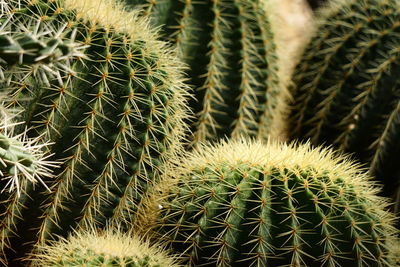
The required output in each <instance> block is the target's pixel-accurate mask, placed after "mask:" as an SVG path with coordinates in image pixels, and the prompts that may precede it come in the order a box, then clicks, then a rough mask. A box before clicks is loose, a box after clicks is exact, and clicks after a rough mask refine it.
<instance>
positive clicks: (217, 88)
mask: <svg viewBox="0 0 400 267" xmlns="http://www.w3.org/2000/svg"><path fill="white" fill-rule="evenodd" d="M124 1H125V2H126V3H127V5H129V6H134V7H138V6H141V7H143V8H144V9H145V14H146V15H148V16H150V18H151V21H152V22H153V24H154V25H156V26H162V27H161V32H162V37H163V39H164V40H169V41H170V42H171V43H173V44H175V45H176V46H177V48H178V51H179V53H180V56H181V58H182V59H183V60H184V61H185V62H186V63H187V64H188V65H189V67H190V69H189V71H188V76H189V77H190V83H191V85H192V86H193V87H194V88H195V98H194V99H193V100H192V101H191V103H190V107H191V108H192V110H193V112H194V113H195V114H196V118H195V120H194V122H193V123H192V126H191V128H192V132H193V136H192V137H191V140H192V142H193V143H194V144H196V143H198V142H201V141H204V140H208V139H217V138H220V137H223V136H229V137H238V136H240V135H249V136H257V137H260V138H266V136H267V135H268V134H273V135H279V134H280V132H279V129H277V127H275V124H274V120H279V119H280V117H279V116H278V115H275V114H277V112H278V111H277V108H276V107H277V105H278V101H279V97H278V96H279V95H280V94H281V93H283V92H282V91H280V90H279V88H278V79H277V64H276V60H277V59H276V51H275V45H274V42H273V35H272V33H271V29H270V25H269V21H268V19H267V11H266V8H265V6H264V4H265V3H264V1H260V0H256V1H253V0H219V1H211V0H200V1H186V0H167V1H163V0H156V1H154V0H124Z"/></svg>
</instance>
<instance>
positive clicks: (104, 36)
mask: <svg viewBox="0 0 400 267" xmlns="http://www.w3.org/2000/svg"><path fill="white" fill-rule="evenodd" d="M11 3H12V4H13V5H14V8H13V14H12V19H13V21H14V22H15V25H17V26H18V25H19V23H22V22H26V21H28V22H29V21H30V20H32V21H35V22H37V21H39V22H40V25H39V27H45V28H47V26H54V28H59V27H61V26H63V25H66V30H65V32H66V34H65V35H64V36H62V38H63V40H64V39H73V40H74V42H77V43H79V44H82V45H84V46H85V49H83V50H81V53H83V54H84V55H85V57H75V58H73V59H72V60H69V61H67V64H68V65H67V67H66V69H65V71H64V72H61V75H57V76H55V77H54V78H51V79H49V80H48V81H46V82H45V81H42V80H38V79H34V77H32V76H29V75H28V76H24V79H22V80H16V79H11V81H7V82H5V87H3V88H4V89H3V90H5V89H6V90H7V91H9V92H10V94H9V95H10V97H9V101H8V103H7V104H8V106H10V107H14V106H18V107H22V108H23V109H24V112H23V116H20V118H19V119H20V120H22V121H26V123H25V126H26V127H28V128H29V132H28V135H29V136H41V139H43V140H47V141H48V142H52V143H53V144H52V145H51V146H50V147H49V149H50V151H51V153H54V156H53V157H52V158H54V159H57V160H62V161H63V164H62V166H61V168H59V169H58V170H56V172H55V179H48V180H45V181H44V182H45V183H46V185H47V186H48V188H50V189H51V192H50V193H49V192H46V190H45V189H44V188H37V191H35V192H33V191H32V188H31V186H27V187H26V188H24V189H23V192H25V193H24V194H23V195H22V196H21V198H20V199H18V200H16V199H14V198H12V197H8V198H7V200H6V201H9V203H11V204H10V205H12V207H8V206H7V207H4V208H7V209H13V210H18V214H9V213H3V214H1V216H0V220H1V221H2V222H7V223H1V226H0V228H1V230H2V231H3V230H4V229H6V230H7V231H9V232H11V233H14V234H15V235H13V236H12V237H9V238H7V242H3V243H2V248H3V250H4V251H5V253H4V254H5V255H4V256H3V257H4V258H7V259H8V260H10V261H12V260H13V259H15V262H13V264H14V263H15V264H16V263H18V262H19V260H20V258H23V257H25V256H26V255H27V253H30V251H31V250H32V247H33V246H34V245H39V244H43V243H44V242H45V241H46V240H49V239H52V238H54V237H55V235H61V236H66V235H67V233H68V232H69V231H70V230H71V229H72V228H74V227H76V226H82V227H86V226H87V225H97V226H104V225H105V224H106V223H109V224H115V223H122V224H125V225H127V224H129V223H130V221H131V216H132V214H134V212H135V211H136V206H137V204H138V202H139V201H140V199H141V195H142V193H143V192H144V191H146V190H147V188H148V186H149V185H150V184H151V182H152V181H154V180H156V179H157V177H158V174H159V173H160V172H161V171H162V165H163V163H164V162H165V161H166V159H167V158H169V157H172V156H173V155H174V154H175V153H177V152H178V151H179V150H180V146H181V144H180V143H181V137H182V135H183V131H184V130H185V126H184V124H183V123H182V120H184V119H185V118H186V104H185V101H186V100H185V96H186V94H187V93H186V89H187V88H186V86H185V85H184V84H183V79H182V74H181V71H182V67H181V64H179V62H178V60H177V57H176V56H175V54H174V52H173V51H172V50H171V49H168V48H167V47H166V45H165V43H163V42H160V41H157V40H156V35H155V33H154V31H152V30H151V29H150V28H149V27H148V25H147V24H148V23H147V21H146V20H144V19H142V18H138V16H137V13H136V12H130V13H127V12H125V11H122V7H121V6H120V5H119V4H117V3H116V1H100V2H99V1H96V0H35V1H27V0H18V1H11ZM33 24H35V23H33ZM28 25H29V23H28ZM15 30H16V31H18V30H19V28H18V27H15ZM14 70H15V69H14ZM14 70H13V71H14ZM12 77H16V76H12ZM38 189H39V190H38ZM41 191H43V192H41ZM1 197H2V198H4V197H5V196H1ZM2 200H4V199H2ZM10 217H12V219H10ZM8 222H12V223H8ZM7 248H10V249H7Z"/></svg>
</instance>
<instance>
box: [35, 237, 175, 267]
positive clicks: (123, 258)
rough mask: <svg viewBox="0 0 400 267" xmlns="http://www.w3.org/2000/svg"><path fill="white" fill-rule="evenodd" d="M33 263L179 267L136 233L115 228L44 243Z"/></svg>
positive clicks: (51, 266) (59, 266)
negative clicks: (123, 231) (128, 232)
mask: <svg viewBox="0 0 400 267" xmlns="http://www.w3.org/2000/svg"><path fill="white" fill-rule="evenodd" d="M31 265H32V266H38V267H42V266H48V267H62V266H66V267H69V266H71V267H72V266H93V267H95V266H102V267H112V266H113V267H178V266H179V265H178V264H176V260H175V259H174V258H172V257H170V256H168V255H167V253H165V252H164V251H162V250H161V249H160V248H158V247H156V246H150V245H149V243H148V242H146V241H144V240H140V239H139V238H138V237H137V236H129V235H127V234H122V233H120V232H118V231H116V230H114V231H111V230H107V231H105V232H101V233H96V232H94V231H91V232H76V233H74V234H73V235H71V236H70V237H69V238H68V239H62V240H60V241H58V242H52V244H51V245H46V246H42V247H41V248H40V249H39V253H38V254H36V255H35V258H34V260H33V261H32V264H31Z"/></svg>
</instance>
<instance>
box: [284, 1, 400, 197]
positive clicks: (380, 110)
mask: <svg viewBox="0 0 400 267" xmlns="http://www.w3.org/2000/svg"><path fill="white" fill-rule="evenodd" d="M320 12H321V14H322V15H321V18H320V23H319V27H318V30H316V34H315V35H314V37H313V38H312V40H311V42H310V43H309V45H308V47H307V48H306V50H305V52H304V55H303V57H302V58H301V59H300V63H299V64H298V66H297V69H296V71H295V74H294V76H293V82H294V84H295V86H296V87H295V88H294V90H293V92H294V99H295V103H294V109H293V112H292V117H293V119H292V131H291V132H292V133H293V135H292V137H293V138H302V139H305V138H310V139H311V141H312V142H313V143H314V144H321V143H329V144H334V145H335V146H336V147H338V148H340V149H343V150H345V151H348V152H352V153H354V155H355V157H356V158H358V159H359V160H361V161H362V162H364V163H368V164H369V165H370V171H371V173H372V174H373V175H375V176H376V177H377V178H378V180H379V181H381V182H383V183H384V184H385V188H384V193H385V194H386V195H391V194H393V191H392V190H393V188H394V187H396V186H397V185H398V179H397V178H396V176H397V174H396V173H397V172H398V171H396V165H397V162H398V161H396V157H395V156H394V155H395V154H396V153H397V151H398V149H399V147H398V145H396V142H397V141H396V140H397V139H396V134H397V133H398V132H399V126H398V125H399V123H398V119H397V118H398V114H399V104H398V103H399V93H398V87H399V83H398V81H397V79H396V77H397V75H398V73H399V66H398V63H397V61H398V58H399V55H400V54H399V52H400V50H399V43H398V42H397V40H398V35H399V32H400V23H399V19H400V12H399V5H398V2H397V1H391V0H388V1H381V0H363V1H349V2H346V1H334V3H332V5H331V6H330V7H326V8H324V9H322V10H321V11H320Z"/></svg>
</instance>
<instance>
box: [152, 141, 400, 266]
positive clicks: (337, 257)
mask: <svg viewBox="0 0 400 267" xmlns="http://www.w3.org/2000/svg"><path fill="white" fill-rule="evenodd" d="M171 175H173V176H175V177H176V178H177V181H178V182H177V185H176V186H175V187H173V189H171V190H170V191H169V193H168V194H167V196H164V197H165V199H164V200H160V199H159V197H157V196H155V197H154V198H153V201H150V202H149V203H152V204H155V205H154V207H158V206H160V204H161V207H162V208H161V211H159V213H160V214H159V219H158V221H157V223H156V227H155V231H156V232H157V233H158V234H159V237H161V238H163V240H165V241H166V242H168V243H170V244H171V247H172V248H173V249H174V250H175V251H176V252H177V253H180V252H181V253H183V254H182V257H183V259H184V260H185V261H186V262H188V263H189V265H191V266H318V267H320V266H393V265H391V264H392V261H393V260H394V259H393V257H394V254H393V253H394V252H393V251H392V250H393V248H394V247H393V242H394V241H395V240H396V235H397V234H398V230H396V229H395V228H394V227H393V220H394V216H393V214H391V213H389V212H388V211H386V207H387V206H388V203H387V202H386V199H384V198H381V197H377V196H376V195H375V194H376V193H377V191H378V190H377V188H374V186H373V184H372V182H370V181H369V177H368V176H367V175H366V174H365V173H363V172H361V171H360V169H359V168H358V167H357V166H356V165H354V164H353V163H352V162H351V161H349V160H348V158H345V157H343V156H337V155H335V154H333V153H332V151H330V150H323V149H311V148H310V146H309V145H308V144H307V145H301V146H299V147H295V146H294V145H280V144H277V143H272V142H271V143H268V144H266V145H264V144H261V143H256V142H249V141H245V140H239V141H236V142H232V141H230V142H228V143H222V144H220V145H216V146H211V147H201V148H200V149H198V150H197V151H195V152H194V153H193V154H192V155H190V156H188V157H187V159H185V160H184V162H183V164H182V166H181V167H179V168H178V169H177V170H175V171H173V172H171ZM168 186H170V185H168ZM163 190H166V188H163ZM156 236H157V235H156Z"/></svg>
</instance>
